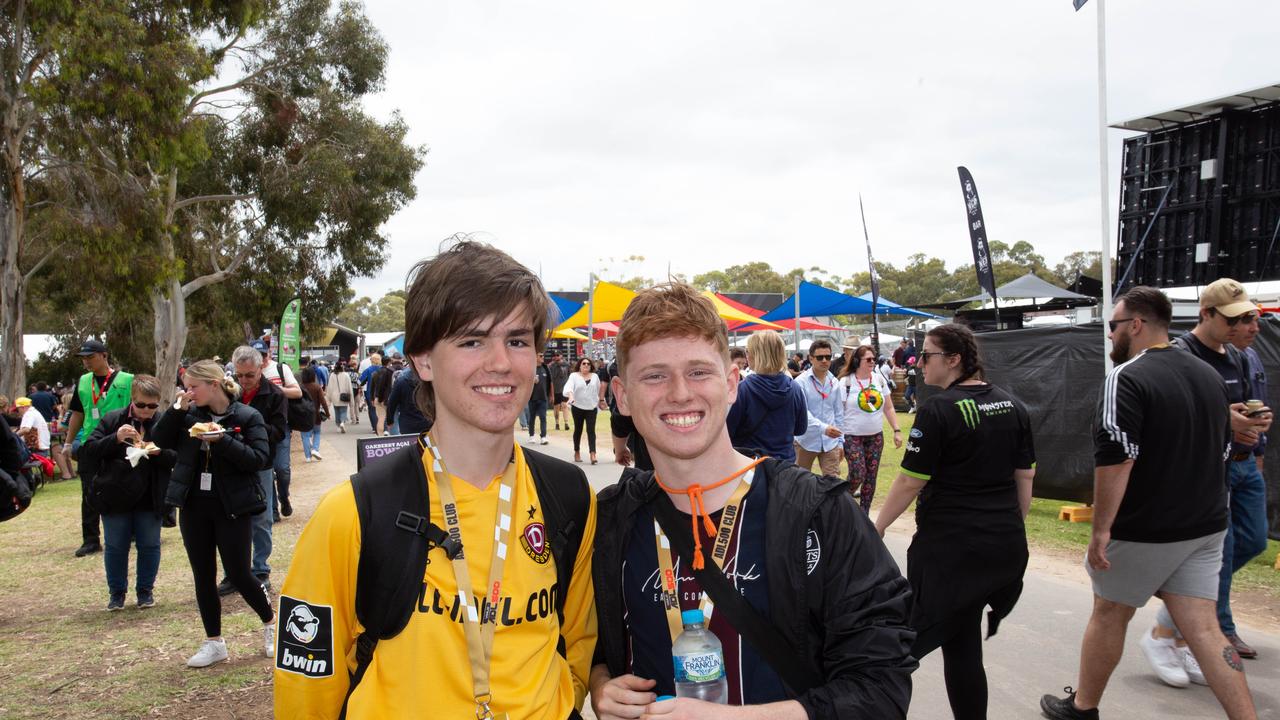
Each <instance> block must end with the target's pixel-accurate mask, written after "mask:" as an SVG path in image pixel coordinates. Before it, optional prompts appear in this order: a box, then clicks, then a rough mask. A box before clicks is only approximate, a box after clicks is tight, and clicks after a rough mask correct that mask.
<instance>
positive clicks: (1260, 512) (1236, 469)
mask: <svg viewBox="0 0 1280 720" xmlns="http://www.w3.org/2000/svg"><path fill="white" fill-rule="evenodd" d="M1227 481H1228V483H1229V487H1230V489H1231V503H1230V507H1231V518H1230V521H1229V522H1228V523H1227V537H1226V539H1225V540H1223V542H1222V572H1221V573H1220V574H1219V575H1218V625H1219V626H1221V628H1222V632H1223V633H1224V634H1226V635H1232V634H1234V633H1235V631H1236V624H1235V620H1234V619H1233V618H1232V617H1231V576H1232V575H1234V574H1235V572H1236V571H1237V570H1239V569H1240V568H1242V567H1244V566H1245V565H1246V564H1248V562H1249V561H1250V560H1252V559H1254V558H1255V557H1257V556H1258V555H1261V554H1262V551H1263V550H1266V549H1267V486H1266V482H1265V481H1264V480H1263V479H1262V472H1261V471H1259V470H1258V464H1257V463H1256V462H1255V461H1254V459H1253V458H1252V457H1249V458H1247V459H1245V460H1239V461H1236V462H1229V463H1227Z"/></svg>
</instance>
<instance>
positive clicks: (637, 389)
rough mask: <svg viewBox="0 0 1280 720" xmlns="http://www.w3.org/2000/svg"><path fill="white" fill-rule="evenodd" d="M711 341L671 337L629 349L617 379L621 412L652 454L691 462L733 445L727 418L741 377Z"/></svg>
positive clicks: (616, 388)
mask: <svg viewBox="0 0 1280 720" xmlns="http://www.w3.org/2000/svg"><path fill="white" fill-rule="evenodd" d="M728 368H729V366H728V363H726V362H725V357H724V353H723V352H722V351H721V350H719V349H718V348H717V347H716V346H715V345H714V344H713V343H711V342H710V341H707V340H702V339H698V338H690V337H666V338H659V339H656V340H652V341H650V342H646V343H642V344H640V345H636V346H634V347H632V348H630V349H629V350H628V353H627V362H626V367H625V370H624V373H623V375H622V376H620V377H617V378H615V379H614V381H613V383H614V385H613V388H614V395H615V397H617V399H618V409H619V410H621V411H622V412H623V413H624V414H627V415H630V416H631V419H632V420H633V421H634V422H635V425H636V430H638V431H639V432H640V435H641V436H643V437H644V439H645V442H646V443H647V444H648V447H649V451H650V453H654V454H662V455H666V456H668V457H672V458H679V459H682V460H688V459H693V458H696V457H698V456H700V455H702V454H704V453H706V452H707V450H708V449H710V448H711V447H712V446H713V445H714V444H715V443H716V442H724V443H726V444H728V442H729V433H728V430H726V428H725V416H726V415H728V413H729V405H730V404H731V403H732V402H733V401H734V400H735V399H736V398H737V396H738V374H737V373H736V372H734V373H731V372H729V369H728Z"/></svg>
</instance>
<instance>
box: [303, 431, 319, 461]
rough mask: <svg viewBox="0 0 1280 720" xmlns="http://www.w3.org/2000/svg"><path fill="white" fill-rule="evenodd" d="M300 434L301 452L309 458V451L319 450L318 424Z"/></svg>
mask: <svg viewBox="0 0 1280 720" xmlns="http://www.w3.org/2000/svg"><path fill="white" fill-rule="evenodd" d="M300 434H301V435H302V454H303V455H304V456H305V457H306V458H307V459H308V460H309V459H311V453H314V452H320V425H318V424H317V425H316V426H315V427H313V428H311V429H310V430H308V431H306V432H304V433H300Z"/></svg>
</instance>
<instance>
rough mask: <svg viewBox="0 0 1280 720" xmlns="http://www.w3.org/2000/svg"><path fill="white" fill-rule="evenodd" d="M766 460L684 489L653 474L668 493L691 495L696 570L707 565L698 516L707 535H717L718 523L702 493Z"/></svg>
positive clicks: (739, 475) (759, 459)
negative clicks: (707, 483) (712, 480)
mask: <svg viewBox="0 0 1280 720" xmlns="http://www.w3.org/2000/svg"><path fill="white" fill-rule="evenodd" d="M764 461H765V458H763V457H759V458H756V459H755V461H754V462H752V463H751V464H750V465H747V466H746V467H744V468H742V469H741V470H739V471H737V472H735V473H734V474H732V475H730V476H728V477H726V478H722V479H720V480H717V481H715V482H713V483H711V484H710V485H707V486H702V485H690V486H689V487H687V488H684V489H683V490H682V489H678V488H671V487H667V486H666V485H664V484H662V478H660V477H658V474H657V473H654V474H653V479H654V481H656V482H657V483H658V487H660V488H662V489H663V490H664V491H666V492H667V494H669V495H688V496H689V510H690V513H691V515H690V518H689V519H690V521H691V525H692V530H693V569H694V570H701V569H703V568H704V567H706V564H705V563H704V562H703V560H702V533H700V532H698V518H699V517H701V518H702V526H703V528H705V529H706V531H707V535H709V536H712V537H715V534H716V525H715V523H713V522H711V515H710V514H709V513H708V512H707V506H706V503H705V502H704V501H703V499H702V494H703V493H704V492H706V491H708V490H715V489H716V488H718V487H720V486H721V485H724V484H725V483H728V482H731V481H733V480H736V479H738V478H739V477H742V475H743V474H744V473H746V472H747V471H748V470H750V469H752V468H754V467H755V466H757V465H759V464H760V463H762V462H764Z"/></svg>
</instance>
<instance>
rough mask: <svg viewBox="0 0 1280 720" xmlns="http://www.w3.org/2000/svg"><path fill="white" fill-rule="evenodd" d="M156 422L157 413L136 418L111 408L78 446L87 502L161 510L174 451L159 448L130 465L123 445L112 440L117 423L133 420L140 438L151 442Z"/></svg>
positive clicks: (108, 509) (103, 507)
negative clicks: (149, 416)
mask: <svg viewBox="0 0 1280 720" xmlns="http://www.w3.org/2000/svg"><path fill="white" fill-rule="evenodd" d="M162 414H163V413H162ZM159 422H160V415H156V416H153V417H152V418H151V419H150V420H137V419H135V418H134V417H133V416H132V415H131V414H130V409H129V408H122V409H120V410H112V411H111V412H109V413H107V415H106V417H104V418H102V422H100V423H98V427H96V428H94V429H93V433H92V434H90V435H89V439H88V440H85V441H84V445H81V446H80V455H79V460H80V467H81V468H82V469H85V470H88V472H86V473H84V474H85V475H86V476H87V477H90V478H92V480H91V481H90V490H89V502H90V503H92V504H93V505H94V506H95V507H97V509H98V511H99V512H102V513H104V514H110V513H124V512H141V511H146V510H150V511H152V512H154V513H155V514H156V517H161V516H162V515H163V514H164V494H165V491H166V490H167V489H168V487H169V476H170V474H171V473H172V471H173V465H174V463H175V462H176V460H177V458H178V454H177V453H176V452H174V451H173V450H164V449H161V451H160V454H159V455H155V456H152V457H149V458H147V459H145V460H142V461H140V462H139V463H138V465H137V467H133V466H130V465H129V461H128V460H126V459H125V452H124V451H125V446H124V445H123V444H122V443H120V442H118V441H117V440H116V432H117V431H118V430H119V429H120V427H121V426H123V425H128V424H133V426H134V427H135V428H137V429H138V432H139V433H141V434H142V439H143V440H150V441H151V442H155V427H156V425H157V424H159ZM157 444H158V443H157ZM82 472H83V470H82ZM135 492H136V496H135ZM131 498H132V499H131Z"/></svg>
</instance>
